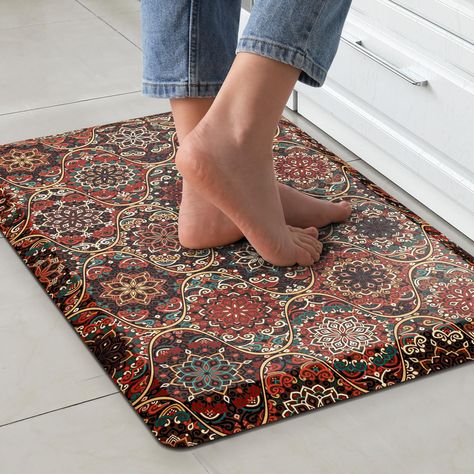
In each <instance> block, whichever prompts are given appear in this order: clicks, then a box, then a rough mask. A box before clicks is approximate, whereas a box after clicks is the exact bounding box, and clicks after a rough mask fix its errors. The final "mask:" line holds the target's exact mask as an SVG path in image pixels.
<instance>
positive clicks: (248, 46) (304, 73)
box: [235, 36, 327, 87]
mask: <svg viewBox="0 0 474 474" xmlns="http://www.w3.org/2000/svg"><path fill="white" fill-rule="evenodd" d="M240 51H242V52H246V53H255V54H259V55H261V56H265V57H267V58H270V59H275V60H276V61H280V62H283V63H285V64H289V65H290V66H293V67H296V68H297V69H301V73H300V75H299V77H298V80H299V81H300V82H302V83H304V84H308V85H309V86H313V87H321V86H322V85H323V83H324V81H325V79H326V76H327V71H326V70H325V69H324V68H322V67H321V66H320V65H319V64H316V63H315V62H314V61H313V60H312V59H311V58H310V57H308V55H307V54H306V53H304V52H303V51H301V50H298V49H295V48H292V47H291V46H288V45H286V44H282V43H277V42H276V41H272V40H266V39H262V38H254V37H251V36H242V37H240V38H239V41H238V43H237V48H236V50H235V53H236V54H237V53H238V52H240Z"/></svg>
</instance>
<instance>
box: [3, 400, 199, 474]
mask: <svg viewBox="0 0 474 474" xmlns="http://www.w3.org/2000/svg"><path fill="white" fill-rule="evenodd" d="M0 459H1V472H2V474H30V473H38V474H64V473H67V474H84V473H87V474H109V473H114V474H206V470H205V469H204V468H203V467H202V466H201V464H200V463H199V462H198V460H197V459H196V457H195V456H194V454H193V453H192V452H191V451H183V450H179V449H177V450H175V449H172V448H167V447H164V446H163V445H161V444H160V443H159V442H158V441H157V440H156V438H155V437H154V436H153V435H152V434H151V433H150V432H149V430H148V428H147V427H146V426H145V425H144V424H143V423H142V421H141V420H140V418H139V417H138V416H137V415H136V414H135V413H134V412H133V410H132V409H131V408H130V407H129V406H128V403H127V402H126V401H125V399H123V397H122V396H121V395H119V394H116V395H112V396H109V397H105V398H101V399H99V400H94V401H91V402H88V403H83V404H81V405H78V406H75V407H70V408H67V409H65V410H60V411H57V412H54V413H49V414H47V415H44V416H39V417H36V418H32V419H30V420H25V421H23V422H20V423H15V424H12V425H9V426H4V427H2V428H0Z"/></svg>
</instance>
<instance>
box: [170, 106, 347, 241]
mask: <svg viewBox="0 0 474 474" xmlns="http://www.w3.org/2000/svg"><path fill="white" fill-rule="evenodd" d="M213 101H214V98H212V97H209V98H207V97H206V98H180V99H170V103H171V108H172V111H173V118H174V122H175V126H176V131H177V134H178V140H179V142H180V143H181V142H182V141H183V139H184V137H185V136H186V135H187V134H188V133H189V132H190V131H191V130H192V129H193V128H194V127H195V126H196V125H197V124H198V123H199V122H200V120H201V119H202V118H203V117H204V115H205V114H206V113H207V111H208V110H209V108H210V106H211V104H212V102H213ZM278 190H279V193H280V199H281V203H282V205H283V213H284V214H285V221H286V223H287V224H289V225H291V226H295V227H311V226H314V227H324V226H326V225H328V224H330V223H333V222H341V221H343V220H345V219H347V217H348V216H349V215H350V212H351V206H350V204H349V203H348V202H347V201H342V202H340V203H332V202H330V201H327V200H325V199H319V198H316V197H312V196H308V195H307V194H305V193H302V192H300V191H297V190H296V189H293V188H292V187H291V186H288V185H286V184H283V183H278ZM178 227H179V239H180V242H181V245H183V246H184V247H188V248H209V247H216V246H218V245H226V244H229V243H232V242H235V241H237V240H240V239H241V238H242V237H243V234H242V232H241V231H240V229H239V228H238V227H237V226H236V225H235V224H234V223H233V222H232V220H231V219H229V218H228V217H227V216H226V215H225V214H224V213H223V212H222V211H221V210H220V209H218V208H217V207H215V206H214V205H213V204H211V203H210V202H209V201H208V200H207V199H205V198H204V197H203V196H202V195H201V194H200V193H199V192H197V191H195V190H194V189H193V188H192V187H191V186H189V183H188V182H187V180H183V195H182V200H181V205H180V209H179V226H178Z"/></svg>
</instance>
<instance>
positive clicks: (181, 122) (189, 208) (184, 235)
mask: <svg viewBox="0 0 474 474" xmlns="http://www.w3.org/2000/svg"><path fill="white" fill-rule="evenodd" d="M213 100H214V99H213V98H208V97H205V98H197V97H193V98H181V99H170V103H171V108H172V111H173V118H174V122H175V126H176V132H177V134H178V140H179V143H180V144H181V143H182V142H183V140H184V137H185V136H186V135H187V134H188V133H189V132H191V130H192V129H193V128H194V127H195V126H196V125H197V124H198V123H199V121H200V120H201V119H202V118H203V117H204V115H205V114H206V112H207V111H208V110H209V107H210V106H211V104H212V102H213ZM178 234H179V241H180V243H181V245H182V246H183V247H187V248H209V247H216V246H218V245H226V244H229V243H232V242H235V241H237V240H240V239H241V238H242V237H243V234H242V232H241V231H240V229H239V228H238V227H237V226H236V225H235V224H234V223H233V222H232V221H231V220H230V219H229V218H228V217H227V216H226V215H225V214H224V213H223V212H222V211H221V210H220V209H219V208H217V207H216V206H214V205H213V204H211V203H210V202H209V201H208V200H207V199H205V198H203V197H202V196H201V194H200V193H199V192H197V191H196V190H194V189H193V188H192V187H191V186H190V185H189V183H188V180H187V179H183V193H182V198H181V204H180V206H179V219H178Z"/></svg>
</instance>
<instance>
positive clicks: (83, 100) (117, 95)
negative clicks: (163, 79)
mask: <svg viewBox="0 0 474 474" xmlns="http://www.w3.org/2000/svg"><path fill="white" fill-rule="evenodd" d="M137 92H141V90H137V91H130V92H119V93H118V94H111V95H103V96H100V97H91V98H89V99H80V100H74V101H72V102H64V103H62V104H54V105H45V106H44V107H33V108H31V109H24V110H15V111H14V112H6V113H4V114H0V117H3V116H4V115H13V114H22V113H25V112H32V111H33V110H42V109H51V108H53V107H63V106H64V105H72V104H79V103H80V102H89V101H91V100H99V99H108V98H109V97H119V96H122V95H129V94H136V93H137Z"/></svg>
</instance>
